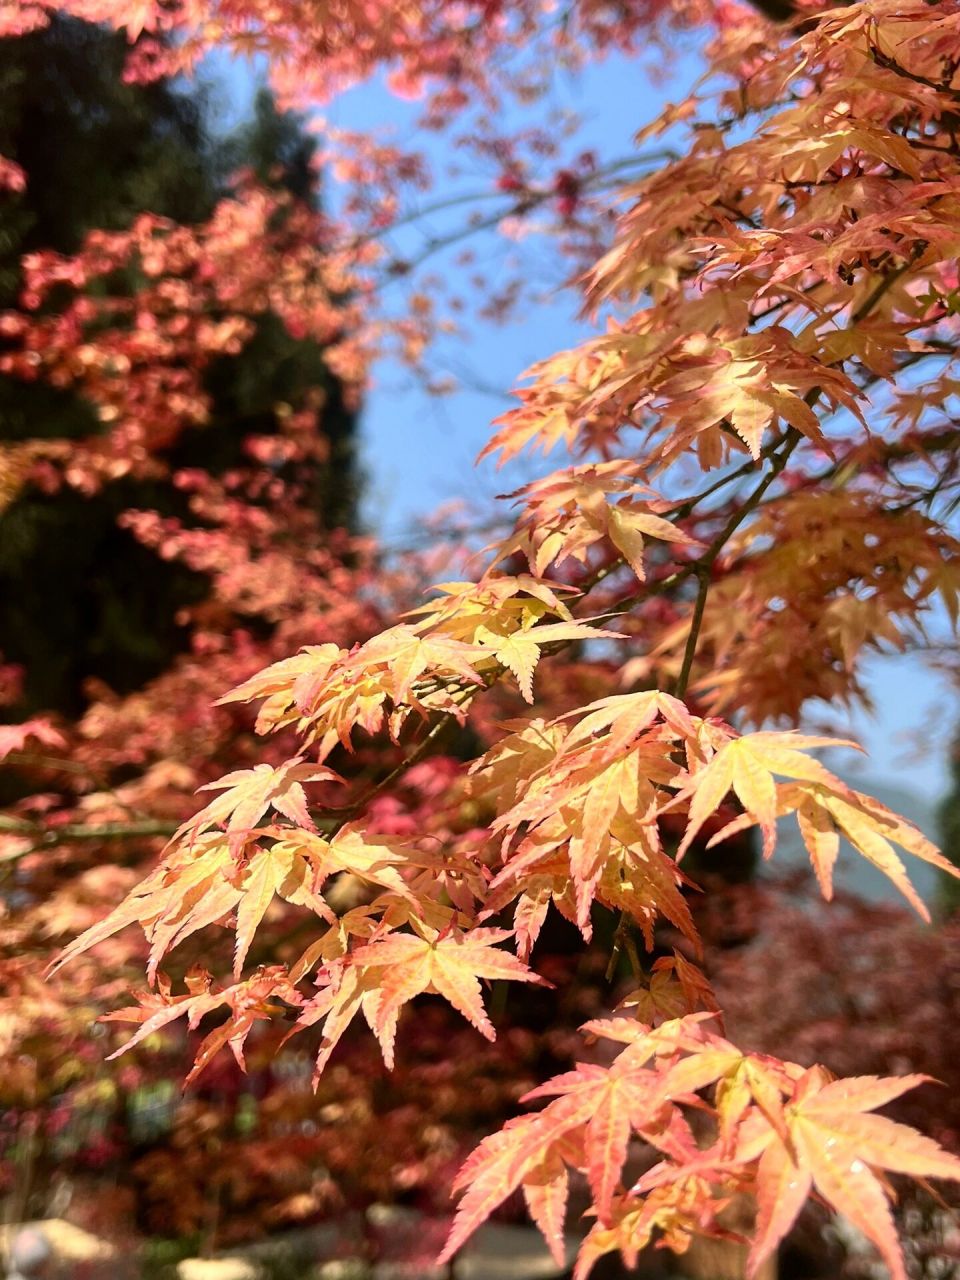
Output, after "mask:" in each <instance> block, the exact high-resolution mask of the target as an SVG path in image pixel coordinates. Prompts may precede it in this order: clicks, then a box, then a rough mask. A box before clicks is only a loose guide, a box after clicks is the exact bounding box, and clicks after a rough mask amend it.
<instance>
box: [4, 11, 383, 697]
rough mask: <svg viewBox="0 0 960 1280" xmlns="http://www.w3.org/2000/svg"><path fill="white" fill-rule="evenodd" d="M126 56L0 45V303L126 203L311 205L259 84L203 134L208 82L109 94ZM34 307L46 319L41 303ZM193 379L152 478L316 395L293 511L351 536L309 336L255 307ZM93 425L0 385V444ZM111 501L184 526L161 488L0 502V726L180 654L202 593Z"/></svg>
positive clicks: (39, 393)
mask: <svg viewBox="0 0 960 1280" xmlns="http://www.w3.org/2000/svg"><path fill="white" fill-rule="evenodd" d="M126 52H127V47H126V42H125V40H124V38H123V37H122V36H121V35H119V34H117V33H115V32H111V31H108V30H105V29H102V28H100V27H95V26H92V25H90V24H87V23H83V22H80V21H77V20H73V19H68V18H63V17H55V18H54V19H53V21H52V22H51V23H50V25H49V26H48V27H46V28H44V29H43V30H40V31H34V32H31V33H30V34H28V35H26V36H23V37H21V38H18V39H7V40H2V41H0V94H2V98H3V102H4V111H3V119H2V121H0V153H2V154H3V155H5V156H7V157H9V158H10V159H12V160H14V161H15V162H16V163H17V164H18V165H19V166H20V167H21V168H22V170H23V171H24V173H25V175H26V186H25V190H24V191H23V192H5V193H3V195H2V197H0V307H3V308H4V309H8V310H11V311H14V312H15V311H16V310H17V309H18V307H20V306H22V302H21V299H20V292H21V287H22V279H21V260H22V258H23V256H24V255H26V254H31V253H36V252H37V251H44V250H54V251H56V252H59V253H63V254H71V253H75V252H76V251H77V250H78V249H79V248H80V246H81V245H82V243H83V240H84V237H85V235H86V234H87V233H88V232H90V231H91V230H93V229H95V228H98V229H105V230H117V231H119V230H123V229H125V228H127V227H128V226H130V224H131V223H132V222H133V220H134V219H135V217H136V216H137V215H138V214H141V213H143V212H146V211H149V212H151V213H154V214H159V215H161V216H163V217H167V218H170V219H172V220H173V221H175V222H177V223H180V224H188V225H189V224H196V223H199V222H201V221H203V220H204V219H206V218H208V217H209V215H210V213H211V211H212V210H213V208H214V206H215V204H216V201H217V200H218V199H219V198H221V197H222V196H223V195H224V194H225V193H226V192H227V190H228V184H229V180H230V177H231V175H232V174H233V173H234V172H235V171H236V170H240V169H244V168H247V169H249V170H252V171H253V173H254V174H255V175H256V177H257V178H258V179H259V180H260V182H261V183H263V184H266V185H267V186H272V187H276V188H280V189H283V190H285V191H287V192H289V193H290V194H291V195H292V196H293V197H294V199H295V200H296V201H297V202H302V203H305V204H307V205H309V206H310V207H314V208H315V207H316V204H317V200H318V177H317V171H316V168H315V166H314V164H313V153H314V143H313V141H312V139H310V138H309V137H308V136H307V134H306V133H305V131H304V128H303V124H302V121H301V120H300V119H299V118H297V117H296V116H293V115H283V114H281V113H279V112H277V111H276V109H275V107H274V104H273V100H272V98H271V96H270V94H269V93H267V92H266V91H262V92H260V93H259V95H258V96H257V98H256V102H255V106H254V110H253V114H252V117H251V118H250V119H247V120H245V121H242V122H241V123H240V124H239V125H238V126H237V127H236V128H235V129H233V130H230V131H226V132H225V131H223V130H220V131H218V129H217V119H216V111H215V105H216V96H217V95H216V91H215V90H214V89H213V88H211V87H210V86H206V87H204V86H203V85H198V84H197V83H196V82H191V83H190V84H189V86H188V85H184V84H174V83H171V82H169V81H165V80H159V81H156V82H155V83H152V84H149V85H141V84H128V83H126V82H125V80H124V77H123V65H124V58H125V56H126ZM112 284H113V285H114V287H115V288H116V287H120V288H123V287H124V285H123V282H117V281H113V282H112ZM131 284H132V281H131ZM46 305H47V306H48V307H53V308H56V306H57V299H56V296H54V297H53V298H52V299H51V301H50V302H48V303H47V304H46ZM205 384H206V390H207V392H208V395H209V397H210V401H211V409H210V413H209V417H208V421H207V422H206V424H205V425H204V426H203V427H202V429H201V430H199V431H196V432H189V433H186V434H185V435H184V436H183V437H182V438H181V439H180V440H179V441H178V442H177V443H176V445H175V446H174V448H173V450H171V451H170V454H169V456H168V457H167V458H166V459H165V462H166V463H167V464H168V468H169V470H170V471H171V472H173V471H175V470H176V469H178V468H183V467H201V468H203V469H204V470H206V471H208V472H210V473H211V474H213V475H218V476H219V475H222V474H223V473H224V472H226V471H227V470H228V469H229V468H231V467H235V466H237V465H238V464H239V463H240V462H241V461H242V460H243V457H244V441H245V439H246V437H247V436H248V435H250V434H251V433H256V434H258V435H264V434H267V435H268V434H270V433H272V432H274V431H276V429H277V418H276V407H277V406H278V405H284V406H287V407H288V409H289V411H290V412H293V411H296V410H297V409H299V408H301V407H302V406H303V405H305V404H306V403H308V402H310V401H311V399H314V400H322V404H323V413H322V418H323V422H322V431H323V433H324V435H325V437H326V440H327V449H326V461H325V462H324V463H322V464H319V465H317V466H315V467H314V471H313V476H312V483H311V484H310V485H309V486H308V488H307V491H306V492H305V496H304V499H303V500H304V501H305V502H306V503H307V505H309V506H310V507H311V508H312V509H313V510H314V511H316V513H317V515H318V517H319V519H320V522H321V524H322V525H323V526H324V527H326V528H338V527H347V528H353V527H355V525H356V521H357V496H358V479H357V473H356V463H355V455H354V427H355V415H354V413H353V412H352V411H351V410H349V409H348V408H347V407H346V406H345V405H344V403H343V398H342V393H341V388H340V386H339V384H338V381H337V379H336V378H335V377H334V376H333V375H331V373H330V370H329V368H328V367H327V366H326V365H325V363H324V361H323V354H322V351H321V350H320V349H319V348H318V345H317V343H316V342H313V341H311V340H309V339H298V338H296V337H294V336H292V335H291V334H290V333H289V331H288V330H287V329H286V328H285V327H284V326H283V325H282V324H281V323H280V321H279V320H278V318H277V317H276V316H274V315H272V314H270V313H269V312H267V313H265V314H262V315H260V316H257V317H256V319H255V327H254V332H253V336H252V338H251V339H250V340H249V341H248V342H247V343H246V344H245V345H244V346H243V347H242V349H241V350H240V351H239V352H238V353H236V354H234V355H224V356H222V357H220V358H218V359H216V360H214V361H213V362H212V363H211V365H210V366H209V368H208V369H207V370H206V371H205ZM98 429H99V424H98V421H97V417H96V415H95V413H94V411H93V408H92V407H91V405H90V404H89V402H88V401H86V400H84V398H83V397H82V396H81V395H78V394H77V393H76V392H75V391H74V390H72V389H70V388H66V389H60V388H57V387H55V386H52V385H51V384H50V383H49V382H48V381H46V380H40V379H38V380H35V381H32V382H28V381H23V380H17V379H13V378H4V379H0V442H19V441H23V440H25V439H28V438H37V437H46V438H57V439H75V438H80V437H85V436H90V435H92V434H95V433H96V432H97V431H98ZM129 508H147V509H151V510H155V511H157V512H159V513H160V514H161V515H163V516H176V517H178V518H180V519H183V518H185V517H186V515H187V510H186V503H185V499H184V496H183V494H182V493H180V492H178V491H177V490H176V489H175V488H174V487H173V486H172V485H171V484H170V483H169V482H168V481H167V480H165V479H163V480H159V481H155V482H145V481H143V480H130V479H121V480H118V481H117V482H115V483H112V484H108V485H105V486H103V487H102V488H101V489H100V490H99V491H98V492H97V493H95V494H84V493H82V492H78V491H76V490H70V489H61V490H60V491H58V492H57V493H56V494H52V495H51V494H45V493H42V492H38V491H37V490H36V489H35V488H30V487H28V488H26V489H24V490H23V491H22V492H21V493H20V494H19V495H18V496H17V497H16V498H15V500H14V501H13V502H11V503H10V504H9V505H8V506H7V507H6V509H5V510H3V509H2V507H0V595H2V597H3V599H4V601H5V607H4V610H3V616H2V618H0V653H2V654H3V655H4V657H5V659H6V660H7V661H8V662H12V663H16V664H18V665H20V666H21V667H22V668H23V672H24V679H23V684H22V693H21V697H20V698H19V699H18V701H17V703H16V705H15V706H14V707H12V708H11V709H10V711H9V713H8V714H9V715H10V717H11V718H13V719H17V718H21V717H22V716H25V715H30V714H32V713H34V712H35V711H37V710H40V709H42V710H45V711H51V710H52V711H58V712H61V713H63V714H68V715H73V714H77V713H78V712H80V711H81V710H82V708H83V707H84V705H86V702H87V701H88V698H87V694H86V693H85V684H86V682H87V681H88V680H89V679H90V678H91V677H94V678H96V679H98V680H99V681H102V682H103V683H105V684H106V685H108V686H109V687H110V688H111V689H112V690H113V691H114V692H115V693H118V694H125V693H129V692H131V691H132V690H134V689H137V688H139V687H141V686H142V685H143V684H144V683H145V682H146V681H147V680H149V679H151V678H153V677H155V676H156V675H158V674H159V673H160V672H161V671H162V670H164V668H165V667H166V666H167V665H168V664H169V662H170V660H171V658H172V657H173V656H174V655H175V654H176V653H178V652H181V651H183V649H184V648H185V647H186V645H187V643H188V641H189V633H188V631H187V630H186V629H185V628H184V627H183V626H182V625H181V624H180V623H178V621H177V616H178V613H179V611H180V610H181V609H182V608H183V607H184V606H186V605H189V604H195V603H196V602H198V601H199V600H201V599H202V598H203V597H204V596H205V594H206V593H207V591H208V582H207V580H206V579H205V577H204V576H203V575H202V574H198V573H196V572H195V571H192V570H190V569H189V568H187V567H185V566H184V565H183V564H180V563H178V562H175V561H170V560H164V559H162V558H160V557H159V556H158V555H157V553H156V551H155V550H153V549H151V548H148V547H145V546H144V545H143V544H142V543H141V542H139V541H138V540H137V539H136V538H134V536H133V535H132V534H131V533H130V532H129V531H128V530H126V529H124V528H122V527H120V526H119V525H118V516H119V515H120V514H121V513H122V512H124V511H126V510H128V509H129ZM105 566H109V572H104V571H103V570H104V567H105Z"/></svg>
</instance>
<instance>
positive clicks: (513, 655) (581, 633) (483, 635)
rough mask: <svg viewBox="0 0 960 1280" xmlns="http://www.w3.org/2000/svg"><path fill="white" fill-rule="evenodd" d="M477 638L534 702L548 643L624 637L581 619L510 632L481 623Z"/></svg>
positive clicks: (527, 697)
mask: <svg viewBox="0 0 960 1280" xmlns="http://www.w3.org/2000/svg"><path fill="white" fill-rule="evenodd" d="M475 638H476V641H477V643H478V644H479V645H481V646H482V647H483V648H485V649H489V650H490V651H491V652H492V653H493V656H494V657H495V658H496V660H497V661H498V662H499V663H501V664H502V665H503V666H504V667H506V668H507V669H508V670H509V671H512V672H513V674H514V675H515V676H516V678H517V684H518V685H519V686H520V692H521V694H522V695H523V697H524V699H525V700H526V701H527V702H533V673H534V671H535V670H536V668H537V663H538V662H539V661H540V655H541V651H542V648H543V646H544V645H545V644H553V643H555V642H556V641H558V640H598V639H599V640H602V639H618V638H621V637H620V633H619V632H616V631H602V630H599V629H598V628H596V627H590V626H587V625H586V624H585V623H581V622H552V623H543V624H542V625H540V626H533V627H529V628H526V629H520V630H516V631H510V632H508V633H506V634H503V633H499V632H496V631H493V630H491V629H490V628H489V627H486V626H480V627H478V628H477V630H476V633H475Z"/></svg>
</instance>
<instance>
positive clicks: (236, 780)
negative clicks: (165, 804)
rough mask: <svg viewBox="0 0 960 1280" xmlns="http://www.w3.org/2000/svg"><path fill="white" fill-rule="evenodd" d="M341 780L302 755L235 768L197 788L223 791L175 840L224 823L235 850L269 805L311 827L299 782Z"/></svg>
mask: <svg viewBox="0 0 960 1280" xmlns="http://www.w3.org/2000/svg"><path fill="white" fill-rule="evenodd" d="M341 781H342V779H341V778H340V777H339V776H338V775H337V774H335V773H334V772H333V771H332V770H331V769H326V768H324V767H323V766H321V765H315V764H308V763H306V762H305V761H304V759H303V757H302V756H295V757H294V758H293V759H292V760H287V761H285V762H284V763H283V764H281V765H278V766H277V767H276V768H273V767H272V766H271V765H268V764H258V765H256V766H254V768H252V769H237V770H235V771H234V772H233V773H228V774H226V775H225V776H224V777H222V778H219V779H218V780H217V781H216V782H208V783H207V784H206V785H205V786H203V787H201V788H200V790H201V791H224V792H225V794H224V795H222V796H217V798H216V799H215V800H211V802H210V803H209V804H208V805H207V806H206V808H204V809H201V810H200V812H199V813H196V814H194V815H193V817H192V818H188V820H187V821H186V822H185V823H183V825H182V826H181V827H180V828H179V829H178V830H177V832H176V834H175V835H174V840H180V839H182V838H183V837H184V836H186V835H188V834H189V835H190V837H191V838H193V837H195V836H196V835H197V834H199V833H201V832H204V831H207V830H208V829H209V828H210V827H217V826H223V827H225V829H226V832H227V836H228V841H229V846H230V849H231V850H232V851H237V850H239V849H240V848H242V846H243V845H244V844H245V843H246V841H247V840H249V838H250V836H251V835H252V833H253V831H254V829H255V827H256V825H257V822H258V821H259V820H260V818H262V817H263V815H264V814H265V813H266V812H267V810H268V809H270V808H272V809H275V810H276V811H277V813H281V814H283V816H284V817H285V818H289V819H290V820H291V822H294V823H296V824H297V826H300V827H306V828H307V829H308V830H312V829H313V827H314V822H313V819H312V818H311V816H310V810H309V807H308V804H307V796H306V792H305V791H304V789H303V786H302V784H303V783H304V782H341Z"/></svg>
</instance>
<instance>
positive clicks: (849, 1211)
mask: <svg viewBox="0 0 960 1280" xmlns="http://www.w3.org/2000/svg"><path fill="white" fill-rule="evenodd" d="M925 1080H926V1077H924V1076H916V1075H913V1076H901V1077H899V1078H896V1079H881V1078H878V1077H876V1076H859V1077H853V1078H851V1079H847V1080H836V1081H826V1080H825V1079H824V1075H823V1073H822V1072H821V1071H819V1070H818V1069H816V1068H813V1069H811V1071H810V1072H807V1073H806V1074H805V1075H804V1076H803V1077H802V1078H801V1079H800V1081H799V1082H798V1085H797V1090H796V1096H795V1100H794V1101H792V1102H791V1104H790V1105H789V1106H788V1107H787V1108H786V1111H785V1114H786V1116H787V1123H788V1127H789V1137H790V1143H789V1145H788V1144H787V1143H785V1142H784V1141H783V1140H782V1139H781V1138H780V1137H778V1136H776V1135H774V1136H773V1137H772V1138H771V1140H770V1144H769V1146H768V1147H767V1149H766V1150H765V1151H764V1153H763V1156H762V1157H761V1159H760V1163H759V1165H758V1169H757V1202H758V1223H757V1237H756V1241H755V1243H754V1245H753V1248H752V1250H751V1255H750V1270H751V1274H755V1273H756V1271H757V1269H758V1267H759V1266H760V1264H761V1263H762V1262H763V1260H764V1258H766V1257H768V1256H769V1255H770V1254H771V1253H772V1252H773V1250H774V1249H775V1248H776V1246H777V1244H778V1243H779V1242H780V1240H782V1239H783V1237H784V1236H785V1235H786V1233H787V1231H788V1230H789V1229H790V1227H791V1226H792V1224H793V1222H794V1221H795V1219H796V1217H797V1214H798V1213H799V1211H800V1209H801V1207H802V1205H803V1203H804V1201H805V1200H806V1197H807V1194H808V1193H809V1189H810V1187H811V1186H813V1187H814V1188H815V1189H816V1190H817V1191H818V1192H819V1193H820V1195H822V1196H823V1198H824V1199H825V1200H826V1201H827V1202H828V1203H829V1204H830V1205H831V1206H832V1207H833V1208H834V1209H835V1210H836V1212H837V1213H841V1214H843V1215H844V1217H846V1218H847V1219H848V1220H849V1221H850V1222H851V1223H852V1224H853V1225H854V1226H855V1227H857V1228H858V1230H860V1231H862V1232H863V1234H864V1235H865V1236H866V1237H867V1239H868V1240H871V1241H872V1242H873V1243H874V1244H875V1245H876V1247H877V1249H878V1250H879V1252H880V1254H881V1256H882V1258H883V1260H884V1262H885V1263H886V1264H887V1266H888V1267H889V1268H890V1272H891V1275H892V1276H893V1280H906V1277H907V1272H906V1268H905V1266H904V1262H903V1255H902V1252H901V1250H900V1245H899V1242H898V1240H897V1233H896V1229H895V1227H894V1224H893V1218H892V1216H891V1213H890V1196H891V1192H890V1190H889V1188H888V1186H887V1185H886V1183H885V1182H884V1181H883V1179H882V1178H881V1177H879V1176H878V1173H880V1171H883V1170H889V1171H890V1172H894V1173H906V1174H910V1175H911V1176H912V1177H919V1178H927V1177H931V1178H950V1179H953V1180H960V1159H958V1158H957V1157H956V1156H953V1155H951V1154H949V1153H948V1152H946V1151H944V1150H943V1148H942V1147H940V1146H939V1145H938V1144H937V1143H936V1142H934V1141H933V1140H932V1139H930V1138H925V1137H923V1136H922V1135H921V1134H919V1133H917V1132H916V1131H915V1130H913V1129H910V1128H908V1127H907V1126H906V1125H902V1124H897V1123H895V1122H894V1121H893V1120H888V1119H887V1118H886V1117H884V1116H876V1115H872V1114H869V1113H870V1112H872V1111H873V1110H874V1109H875V1108H876V1107H880V1106H883V1105H884V1104H885V1103H887V1102H890V1101H892V1100H893V1099H894V1098H897V1097H899V1096H900V1094H901V1093H905V1092H906V1091H907V1090H908V1089H912V1088H914V1087H916V1086H917V1085H918V1084H923V1083H924V1082H925Z"/></svg>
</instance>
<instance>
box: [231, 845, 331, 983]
mask: <svg viewBox="0 0 960 1280" xmlns="http://www.w3.org/2000/svg"><path fill="white" fill-rule="evenodd" d="M317 878H318V868H317V867H315V866H313V865H311V862H310V860H309V858H308V857H304V856H303V849H302V847H301V846H299V845H298V844H297V843H296V842H294V841H289V842H284V841H277V842H276V843H274V844H273V845H271V846H270V848H269V849H258V850H256V851H255V852H254V853H253V855H252V856H251V858H250V860H249V862H248V864H247V868H246V871H245V873H244V877H243V881H242V882H241V884H240V886H239V889H240V894H241V897H240V900H239V903H238V906H237V937H236V946H235V952H234V962H233V976H234V977H235V978H239V976H240V972H241V970H242V969H243V962H244V960H245V959H246V956H247V952H248V951H249V949H250V943H251V942H252V940H253V936H254V934H255V933H256V931H257V927H258V926H259V924H260V922H261V921H262V920H263V918H264V916H265V915H266V913H267V910H268V908H269V906H270V904H271V903H272V902H273V899H274V897H275V896H279V897H281V898H284V899H286V901H287V902H290V903H294V904H297V905H299V906H305V907H309V908H310V909H311V910H313V911H315V912H316V914H317V915H318V916H320V917H321V918H322V919H324V920H326V921H327V922H328V923H329V924H334V923H335V921H336V917H335V916H334V914H333V912H332V911H331V910H330V908H329V907H328V906H327V904H326V903H325V902H324V900H323V899H322V898H321V897H319V896H318V895H317V894H316V893H315V892H314V891H313V889H312V887H311V886H312V883H313V882H314V881H315V880H316V879H317Z"/></svg>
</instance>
